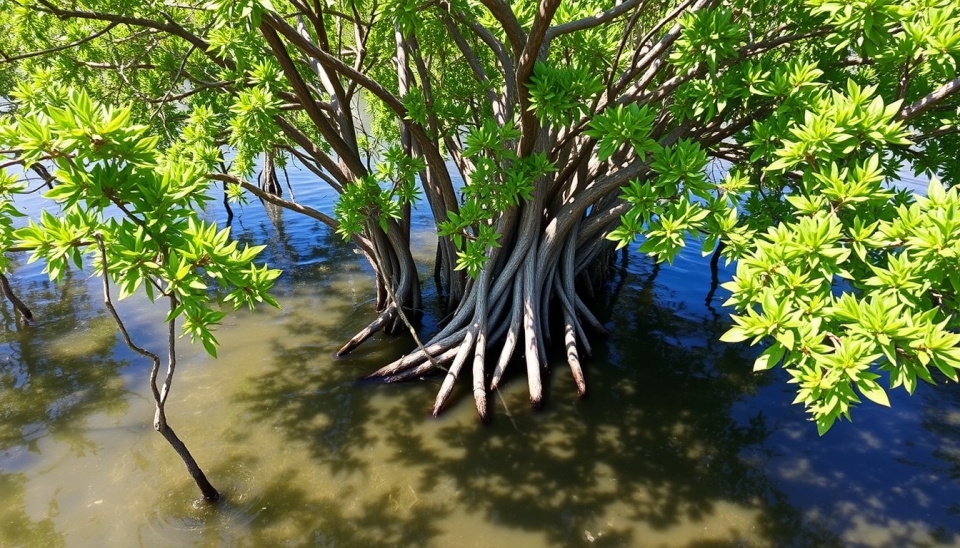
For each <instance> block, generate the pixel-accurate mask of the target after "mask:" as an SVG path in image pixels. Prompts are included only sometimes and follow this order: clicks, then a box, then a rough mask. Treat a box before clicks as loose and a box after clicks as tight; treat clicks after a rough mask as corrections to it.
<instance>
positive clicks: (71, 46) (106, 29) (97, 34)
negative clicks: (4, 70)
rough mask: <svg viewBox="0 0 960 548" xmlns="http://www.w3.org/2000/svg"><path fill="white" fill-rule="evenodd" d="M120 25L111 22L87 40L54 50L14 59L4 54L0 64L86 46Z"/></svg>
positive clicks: (35, 52) (18, 56)
mask: <svg viewBox="0 0 960 548" xmlns="http://www.w3.org/2000/svg"><path fill="white" fill-rule="evenodd" d="M119 24H120V23H119V22H116V21H113V22H111V23H110V24H108V25H107V26H106V27H104V29H103V30H101V31H98V32H95V33H93V34H91V35H90V36H87V37H86V38H81V39H79V40H77V41H75V42H71V43H69V44H63V45H60V46H56V47H52V48H48V49H45V50H40V51H31V52H27V53H23V54H20V55H14V56H13V57H9V56H7V55H6V54H4V56H3V61H2V62H0V64H4V63H13V62H15V61H21V60H23V59H30V58H31V57H40V56H42V55H47V54H48V53H56V52H58V51H63V50H65V49H70V48H75V47H77V46H80V45H83V44H85V43H87V42H90V41H92V40H96V39H97V38H100V37H101V36H103V35H104V34H106V33H108V32H110V30H111V29H113V27H115V26H117V25H119Z"/></svg>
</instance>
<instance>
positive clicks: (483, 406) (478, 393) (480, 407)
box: [473, 388, 490, 422]
mask: <svg viewBox="0 0 960 548" xmlns="http://www.w3.org/2000/svg"><path fill="white" fill-rule="evenodd" d="M473 399H474V401H475V402H476V404H477V415H479V416H480V422H487V421H488V420H489V418H490V417H489V415H488V414H487V392H486V390H483V389H482V388H478V389H474V391H473Z"/></svg>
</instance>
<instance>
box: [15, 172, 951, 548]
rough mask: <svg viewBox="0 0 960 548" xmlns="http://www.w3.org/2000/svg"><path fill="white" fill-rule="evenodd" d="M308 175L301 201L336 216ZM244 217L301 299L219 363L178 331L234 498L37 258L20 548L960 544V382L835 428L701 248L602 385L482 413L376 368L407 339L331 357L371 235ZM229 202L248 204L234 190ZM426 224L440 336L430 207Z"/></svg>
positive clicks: (199, 418)
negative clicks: (713, 287)
mask: <svg viewBox="0 0 960 548" xmlns="http://www.w3.org/2000/svg"><path fill="white" fill-rule="evenodd" d="M291 178H292V179H293V181H294V189H295V191H296V192H297V199H298V200H299V201H301V202H302V203H305V204H309V205H312V206H314V207H318V208H323V209H325V210H329V209H330V200H331V199H332V196H331V195H330V194H329V193H327V192H325V191H323V190H320V189H319V188H311V187H310V184H311V183H310V179H309V177H308V176H306V175H303V174H296V173H291ZM23 205H24V207H36V206H35V203H34V202H32V201H30V200H29V199H28V200H26V201H24V202H23ZM424 209H425V208H424ZM235 213H236V218H235V219H234V222H233V230H234V235H235V236H236V237H238V238H240V239H242V240H245V241H251V242H256V243H262V244H265V245H266V246H267V248H266V250H265V252H264V258H265V259H266V260H267V261H269V262H270V263H271V264H272V265H273V266H275V267H279V268H282V269H284V271H285V272H284V275H283V276H282V277H281V278H280V280H279V281H278V285H277V291H276V295H277V298H278V300H279V301H280V302H281V305H282V309H281V310H260V311H257V312H255V313H249V312H246V311H240V312H238V313H235V314H232V315H228V317H227V318H226V320H225V322H224V325H223V326H221V327H220V328H219V330H218V331H217V336H218V338H219V339H220V341H221V344H222V346H221V349H220V358H219V359H217V360H214V359H211V358H209V357H208V356H206V354H204V353H203V351H202V349H200V348H193V347H191V346H190V345H189V344H188V341H187V340H185V339H184V340H181V342H180V350H181V355H180V366H179V368H178V372H177V378H176V380H175V382H174V386H173V390H172V394H171V396H170V400H169V403H168V415H169V420H170V422H171V425H172V426H173V427H174V428H175V429H176V430H177V432H178V434H179V435H180V437H181V438H183V439H184V441H185V442H186V443H187V445H188V446H189V447H190V449H191V450H192V452H193V453H194V455H195V456H196V458H197V460H198V461H199V462H200V464H201V466H203V467H204V469H205V470H206V472H207V474H208V476H209V477H210V478H211V481H213V483H214V484H215V485H216V486H218V487H219V488H220V489H221V490H222V491H223V492H224V493H225V494H226V500H225V502H223V503H222V504H219V505H216V506H208V505H204V504H202V503H198V502H196V498H197V496H198V493H197V492H196V487H195V486H194V485H193V484H192V483H191V482H190V480H189V478H188V477H187V475H186V474H185V473H184V469H183V466H182V464H181V463H180V462H179V461H178V460H177V457H176V455H175V454H174V453H173V451H172V450H171V449H170V448H169V446H167V445H166V442H164V440H163V439H162V438H161V437H160V436H159V435H157V434H156V433H155V432H154V431H153V430H152V418H153V411H152V401H151V399H150V397H149V392H148V388H147V373H148V366H149V364H148V363H145V361H144V360H143V359H142V358H140V357H139V356H137V355H136V354H134V353H132V352H131V351H129V350H128V349H126V347H125V346H124V345H123V344H122V341H121V340H120V338H119V336H118V335H117V333H116V330H115V327H114V325H113V323H112V321H111V320H110V318H109V316H108V315H107V313H106V310H105V309H104V308H103V306H102V302H101V301H102V299H101V296H100V293H99V286H98V281H97V280H96V279H90V278H89V275H88V274H87V273H84V272H78V271H74V272H72V273H70V274H69V275H68V278H67V280H66V281H65V283H63V284H59V285H54V284H51V283H50V282H49V281H47V279H46V276H45V274H42V272H41V269H42V267H41V266H40V265H37V264H26V258H25V257H24V258H21V259H18V261H19V262H18V263H17V265H16V267H15V268H14V271H13V274H12V275H11V282H12V283H13V284H14V288H15V290H16V291H17V292H18V294H19V295H20V297H21V298H22V299H23V300H24V301H26V302H27V303H28V304H29V305H30V306H31V307H33V309H34V312H35V314H36V316H37V317H38V321H37V323H36V324H34V325H30V326H25V325H23V324H22V323H18V322H17V321H16V319H15V317H14V315H13V311H12V309H11V307H10V306H9V304H8V303H6V302H4V303H3V305H2V306H0V322H2V323H3V330H2V331H0V546H3V547H7V546H123V547H125V546H275V545H289V546H302V545H306V546H360V547H366V546H374V547H376V546H383V547H387V546H438V547H441V546H451V547H454V546H455V547H461V546H465V547H469V546H477V547H486V546H497V547H513V546H517V547H537V546H656V547H682V548H708V547H721V546H757V547H762V546H770V547H779V546H810V547H821V546H862V547H901V546H916V547H921V546H960V387H958V386H957V385H956V384H946V383H942V384H940V385H938V386H927V385H923V386H920V387H919V388H918V390H917V393H916V394H915V395H914V396H913V397H908V396H906V394H904V393H903V391H902V390H897V391H893V392H892V393H891V401H892V404H893V407H892V409H885V408H881V407H879V406H875V405H873V404H870V403H865V404H864V405H862V406H861V407H859V408H858V409H856V410H855V411H854V422H853V423H849V422H844V423H838V424H837V425H836V426H834V428H833V429H832V430H831V431H830V432H829V433H828V434H827V435H826V436H824V437H820V436H818V435H817V432H816V428H815V427H814V425H813V424H812V423H810V422H809V421H807V420H806V417H805V416H804V413H803V410H802V408H801V407H799V406H796V405H791V401H792V400H793V397H794V391H793V388H792V386H791V385H788V384H786V375H785V374H783V373H782V372H778V371H774V372H769V373H764V374H759V375H758V374H754V373H753V372H752V371H751V367H752V361H753V360H752V357H753V356H755V354H756V350H755V349H750V348H748V347H742V346H737V345H728V344H724V343H720V342H719V341H718V338H719V336H720V335H721V334H722V333H723V332H724V331H725V330H726V328H727V326H728V321H729V320H728V314H729V310H726V309H724V308H723V307H722V304H721V303H722V301H723V300H724V299H725V298H726V297H725V295H724V292H723V290H722V289H721V290H719V291H718V292H717V294H716V295H714V296H713V297H712V298H711V299H710V300H709V301H708V300H707V297H708V294H709V293H710V272H709V266H708V258H703V257H701V256H700V254H699V249H698V247H697V246H694V247H692V248H690V249H688V250H686V251H685V252H684V253H683V254H681V256H680V257H679V258H678V259H677V261H676V262H675V263H674V265H673V266H667V265H663V266H662V267H657V266H655V265H654V264H653V263H652V261H651V260H650V259H648V258H645V257H642V256H639V255H637V254H635V253H633V254H627V255H624V256H621V257H620V258H619V260H618V261H617V263H616V264H615V266H614V269H613V275H612V276H611V277H610V279H609V280H608V282H607V285H606V287H605V290H606V291H605V292H604V293H603V296H602V298H600V300H599V302H597V303H596V307H597V310H598V313H599V315H600V317H601V320H602V321H604V322H605V324H606V325H607V327H609V328H611V331H612V335H611V336H610V337H608V338H606V339H600V338H594V339H592V341H591V342H592V345H593V350H594V357H593V359H592V360H590V361H589V362H587V363H586V365H585V374H586V377H587V387H588V397H586V398H585V399H578V398H577V394H576V388H575V385H574V383H573V380H572V379H571V376H570V373H569V370H568V369H567V367H566V364H565V363H564V361H563V356H562V353H559V352H558V353H557V354H556V355H555V356H553V357H552V360H551V364H550V371H549V373H548V375H547V377H546V382H547V387H546V388H547V390H546V401H545V406H544V409H542V410H541V411H538V412H532V411H530V410H529V408H528V405H527V394H526V381H525V379H524V378H523V367H521V366H520V365H519V364H513V365H512V366H511V367H512V369H511V370H510V372H509V373H508V376H507V379H506V381H507V382H505V384H504V387H503V390H502V391H501V392H500V393H499V394H494V395H492V396H491V400H490V401H491V402H492V404H493V406H494V407H493V420H492V422H491V423H490V424H481V423H480V422H479V421H478V420H477V419H476V416H475V410H474V407H473V403H472V399H471V395H470V393H469V388H468V387H466V386H465V383H460V384H464V386H458V387H457V389H456V390H455V391H454V395H453V396H452V400H453V403H452V405H450V406H449V409H448V410H447V411H446V412H445V413H444V414H443V415H441V417H440V418H438V419H434V418H431V417H430V415H429V410H430V408H431V405H432V403H433V399H434V397H435V394H436V391H437V389H438V388H439V384H440V379H435V378H429V379H425V380H423V381H420V382H413V383H407V384H400V385H382V384H372V383H360V382H357V381H356V379H357V378H359V377H361V376H362V375H364V374H366V373H369V372H370V371H372V370H374V369H376V368H377V367H379V366H381V365H383V364H384V363H387V362H389V361H391V360H392V359H394V358H395V357H397V356H399V355H400V354H402V353H404V352H409V351H410V349H412V348H413V343H412V341H411V340H410V339H409V338H406V337H399V338H393V337H386V336H383V335H378V336H376V337H375V338H374V339H373V340H371V341H369V342H367V343H365V344H364V345H363V346H361V347H360V348H359V349H358V350H357V351H355V353H354V354H352V355H350V356H349V357H346V358H341V359H336V358H334V357H333V355H334V352H335V351H336V349H337V348H338V347H339V346H340V345H341V344H342V343H343V342H344V341H345V340H346V339H348V338H349V337H350V336H352V335H353V334H354V333H355V332H356V331H357V330H358V329H360V328H362V327H363V326H364V325H365V324H366V322H369V321H370V320H371V319H372V318H373V308H374V303H373V297H374V294H373V286H372V275H371V272H370V270H369V267H368V266H367V265H366V264H365V263H364V262H363V260H362V258H361V257H360V256H359V255H357V254H356V253H355V252H354V250H353V249H352V248H351V246H349V245H348V244H346V243H344V242H343V241H342V239H341V238H340V237H339V236H337V235H335V234H333V233H332V232H331V231H329V230H328V229H326V228H325V227H323V226H321V225H319V224H318V223H315V222H313V221H312V220H310V219H307V218H306V217H302V216H298V215H295V214H292V213H290V212H287V211H281V210H276V209H271V208H264V207H263V206H262V205H261V204H260V203H258V202H256V201H254V202H252V203H249V204H247V205H244V206H243V207H242V208H236V210H235ZM208 215H209V216H210V218H216V219H220V220H222V219H225V214H224V211H223V209H222V206H221V205H219V204H217V203H215V204H211V206H210V209H209V211H208ZM414 230H415V240H416V242H417V245H416V249H417V259H418V261H419V262H420V264H421V280H422V284H423V287H424V291H425V301H426V303H428V305H429V304H430V303H434V304H433V306H434V309H433V310H428V314H427V318H426V325H425V329H426V330H427V331H430V330H431V329H436V322H437V319H438V317H439V315H440V310H439V308H437V306H438V305H437V304H436V290H435V288H434V286H433V281H432V268H431V262H432V260H433V254H434V248H433V241H434V236H433V235H432V224H431V223H429V222H428V220H427V219H426V218H425V217H423V216H420V217H418V219H417V221H416V223H415V226H414ZM720 276H721V281H724V280H726V279H729V277H730V276H731V270H730V269H722V270H721V273H720ZM119 308H120V313H121V315H123V316H124V319H125V321H126V322H127V325H128V327H130V328H131V331H132V332H133V335H134V338H135V340H137V341H138V342H140V343H141V344H143V345H145V346H147V347H148V348H151V349H153V350H155V351H160V350H161V349H162V348H163V343H164V341H163V334H164V330H163V326H162V324H161V321H162V318H163V316H164V310H161V309H162V308H163V307H162V306H160V307H154V306H151V305H150V304H149V303H148V302H147V301H146V300H145V299H139V298H136V297H132V298H130V299H128V300H126V301H123V302H122V303H120V307H119Z"/></svg>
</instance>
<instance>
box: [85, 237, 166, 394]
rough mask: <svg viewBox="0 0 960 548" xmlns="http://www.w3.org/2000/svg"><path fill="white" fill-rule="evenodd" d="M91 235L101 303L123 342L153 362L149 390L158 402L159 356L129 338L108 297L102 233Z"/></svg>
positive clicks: (106, 266) (106, 265) (105, 256)
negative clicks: (100, 281) (100, 282)
mask: <svg viewBox="0 0 960 548" xmlns="http://www.w3.org/2000/svg"><path fill="white" fill-rule="evenodd" d="M93 237H94V239H95V240H96V241H97V248H98V249H99V250H100V270H101V271H102V273H103V276H102V277H103V304H104V305H105V306H106V307H107V310H108V311H109V312H110V315H111V316H113V321H114V322H115V323H116V324H117V329H119V330H120V336H121V337H123V342H124V343H126V345H127V347H128V348H130V350H133V351H134V352H136V353H137V354H140V355H141V356H143V357H145V358H148V359H149V360H150V361H152V362H153V369H151V371H150V390H151V391H152V392H153V399H154V401H155V402H157V403H159V402H160V391H159V390H157V374H158V372H159V371H160V356H158V355H156V354H154V353H153V352H150V351H149V350H146V349H144V348H141V347H139V346H137V345H136V344H135V343H134V342H133V340H132V339H131V338H130V333H129V332H128V331H127V326H125V325H124V324H123V320H121V319H120V314H117V309H116V308H114V307H113V300H112V299H111V298H110V275H109V273H108V264H107V249H106V247H105V246H104V245H103V234H100V233H99V232H97V233H95V234H94V235H93Z"/></svg>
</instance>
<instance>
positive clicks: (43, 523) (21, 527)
mask: <svg viewBox="0 0 960 548" xmlns="http://www.w3.org/2000/svg"><path fill="white" fill-rule="evenodd" d="M25 483H26V479H25V478H24V477H23V475H22V474H2V473H0V493H3V503H2V504H0V543H3V544H4V545H6V541H12V542H13V544H14V545H20V544H29V545H30V546H47V547H51V548H52V547H56V546H64V545H65V544H66V542H65V541H64V538H63V535H62V534H61V533H58V532H57V530H56V528H55V526H54V523H53V517H55V516H56V512H57V510H56V505H55V504H54V503H51V505H50V509H49V510H48V512H47V514H48V515H47V517H45V518H44V519H42V520H40V521H33V520H31V519H30V517H29V516H28V515H27V514H26V512H25V511H24V508H25V507H26V504H25V502H24V491H25V489H24V484H25ZM24 540H29V542H27V543H24V542H23V541H24Z"/></svg>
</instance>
